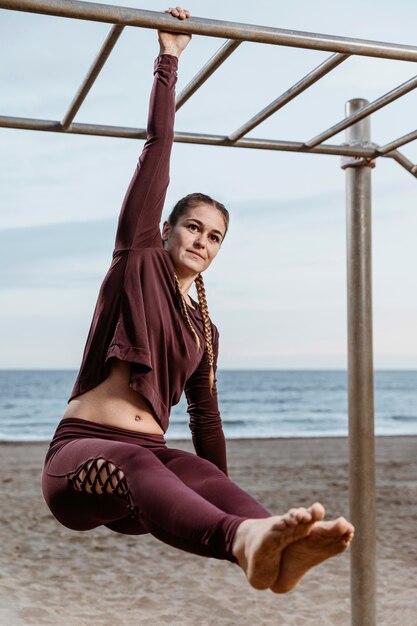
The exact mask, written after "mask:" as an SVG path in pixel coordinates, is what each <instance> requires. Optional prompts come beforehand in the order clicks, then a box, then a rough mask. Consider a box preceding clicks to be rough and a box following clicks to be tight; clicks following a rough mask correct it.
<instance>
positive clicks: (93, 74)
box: [62, 25, 124, 130]
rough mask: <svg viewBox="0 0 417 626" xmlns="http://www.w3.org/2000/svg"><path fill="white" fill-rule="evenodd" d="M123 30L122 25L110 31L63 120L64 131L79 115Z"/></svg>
mask: <svg viewBox="0 0 417 626" xmlns="http://www.w3.org/2000/svg"><path fill="white" fill-rule="evenodd" d="M123 29H124V26H120V25H118V26H113V27H112V28H111V29H110V31H109V33H108V35H107V37H106V39H105V41H104V43H103V45H102V47H101V49H100V52H99V53H98V55H97V57H96V59H95V60H94V62H93V64H92V65H91V67H90V69H89V70H88V73H87V76H86V77H85V79H84V81H83V83H82V84H81V86H80V88H79V90H78V92H77V94H76V95H75V97H74V99H73V101H72V102H71V105H70V108H69V110H68V112H67V113H66V115H65V116H64V119H63V120H62V128H63V129H64V130H66V129H67V128H69V126H70V124H71V122H72V120H73V119H74V117H75V116H76V115H77V112H78V110H79V108H80V106H81V105H82V103H83V102H84V100H85V98H86V97H87V94H88V92H89V91H90V89H91V87H92V86H93V84H94V81H95V80H96V78H97V76H98V75H99V73H100V71H101V69H102V67H103V66H104V64H105V62H106V61H107V59H108V57H109V56H110V53H111V51H112V50H113V48H114V46H115V44H116V42H117V40H118V39H119V37H120V35H121V34H122V32H123Z"/></svg>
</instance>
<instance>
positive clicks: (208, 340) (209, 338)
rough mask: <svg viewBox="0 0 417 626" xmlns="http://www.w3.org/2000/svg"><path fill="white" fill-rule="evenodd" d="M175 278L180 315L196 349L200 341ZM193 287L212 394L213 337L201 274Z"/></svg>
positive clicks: (176, 277)
mask: <svg viewBox="0 0 417 626" xmlns="http://www.w3.org/2000/svg"><path fill="white" fill-rule="evenodd" d="M174 277H175V287H176V291H177V298H178V300H179V303H180V309H181V313H182V314H183V316H184V318H185V321H186V322H187V326H188V328H189V329H190V331H191V333H192V335H193V336H194V339H195V342H196V344H197V348H200V339H199V336H198V334H197V331H196V329H195V327H194V324H193V323H192V321H191V319H190V316H189V314H188V310H187V305H186V302H185V298H184V296H183V294H182V292H181V289H180V284H179V281H178V276H177V275H176V274H174ZM194 282H195V286H196V289H197V296H198V304H199V305H200V311H201V317H202V318H203V327H204V341H205V349H206V351H207V357H208V362H209V365H210V371H209V380H208V382H209V389H210V394H212V393H213V385H214V351H213V335H212V332H211V322H210V317H209V312H208V306H207V298H206V290H205V287H204V281H203V277H202V275H201V274H198V276H197V278H196V279H195V281H194Z"/></svg>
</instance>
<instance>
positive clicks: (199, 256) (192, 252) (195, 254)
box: [187, 250, 205, 261]
mask: <svg viewBox="0 0 417 626" xmlns="http://www.w3.org/2000/svg"><path fill="white" fill-rule="evenodd" d="M187 252H189V253H190V254H193V255H194V256H197V257H198V258H199V259H202V260H203V261H204V260H205V259H204V257H203V256H201V254H198V252H195V251H194V250H187Z"/></svg>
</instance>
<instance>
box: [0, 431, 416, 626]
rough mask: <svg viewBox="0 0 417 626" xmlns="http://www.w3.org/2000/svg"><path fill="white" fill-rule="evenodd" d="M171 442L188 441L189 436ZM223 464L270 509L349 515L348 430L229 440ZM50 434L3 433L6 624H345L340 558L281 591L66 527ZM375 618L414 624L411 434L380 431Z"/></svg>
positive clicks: (152, 544)
mask: <svg viewBox="0 0 417 626" xmlns="http://www.w3.org/2000/svg"><path fill="white" fill-rule="evenodd" d="M167 445H168V447H179V448H182V449H185V450H190V451H193V448H192V444H191V442H190V441H189V440H184V439H180V440H171V439H170V440H168V441H167ZM227 447H228V459H229V474H230V477H231V478H232V479H233V480H235V481H236V482H237V483H238V484H239V485H240V486H241V487H242V488H243V489H246V490H247V491H249V492H250V493H251V494H252V495H254V496H255V497H257V498H258V499H259V500H260V501H261V502H262V504H264V506H266V507H267V508H268V509H269V510H270V511H272V512H273V513H281V512H284V511H285V510H287V509H288V508H289V507H290V506H301V505H308V504H310V503H311V502H313V501H315V500H320V501H322V502H323V504H324V505H325V506H326V509H327V514H328V517H330V518H331V517H335V516H338V515H344V516H346V517H349V513H348V491H347V489H348V461H347V459H348V440H347V438H346V437H323V438H317V437H312V438H262V439H230V440H228V442H227ZM47 448H48V442H10V441H7V442H0V450H1V459H2V467H1V470H2V471H1V474H0V475H1V479H0V480H1V481H2V485H3V488H2V491H1V495H2V498H3V502H2V517H3V524H2V525H1V530H0V540H1V545H2V546H3V549H2V554H1V557H0V564H1V568H0V572H1V574H0V576H1V578H2V585H1V591H0V621H1V623H7V624H8V626H19V625H21V624H22V625H25V626H26V625H35V624H36V625H37V626H40V625H42V626H43V625H44V624H45V625H49V624H51V625H52V624H56V625H58V624H60V625H62V624H63V625H64V626H72V625H74V626H75V624H77V626H78V625H79V624H87V623H90V622H93V623H95V624H96V625H97V626H114V624H116V623H117V624H122V625H125V624H126V625H127V626H130V625H131V624H132V625H133V624H139V625H141V624H146V623H148V622H149V620H153V621H155V622H157V623H160V624H170V625H174V626H175V625H177V624H178V626H179V625H180V624H181V626H195V624H201V625H202V626H206V625H207V626H211V625H213V626H214V625H215V626H221V625H229V624H234V625H238V626H240V625H242V626H246V625H248V626H249V625H250V626H252V625H253V624H257V625H258V624H259V625H263V624H265V625H266V624H271V623H279V624H282V625H283V626H286V625H288V626H292V625H293V624H294V625H295V624H300V623H302V624H309V625H310V624H311V625H315V624H317V625H319V624H320V625H323V624H324V625H326V624H329V625H330V624H337V625H338V626H342V625H344V624H346V626H347V625H348V624H349V623H350V617H349V605H350V599H349V557H348V555H342V556H339V557H336V558H334V559H330V560H329V561H327V562H326V563H323V564H322V565H320V566H319V567H317V568H315V569H314V570H313V571H311V572H309V573H308V574H307V576H306V577H305V578H304V580H302V581H301V582H300V584H299V585H298V586H297V588H296V589H295V590H294V591H292V592H291V593H290V594H287V595H284V596H276V595H274V594H272V593H271V592H269V591H262V592H259V591H255V590H254V589H252V588H251V587H250V586H249V585H248V584H247V583H246V581H245V578H244V576H243V574H242V572H241V571H240V570H239V568H237V567H236V566H235V565H234V564H232V563H229V562H225V561H219V560H216V559H204V558H202V557H197V556H194V555H191V554H188V553H185V552H181V551H178V550H175V549H174V548H172V547H170V546H167V545H165V544H162V543H160V542H158V541H157V540H156V539H154V538H153V537H151V536H150V535H144V536H139V537H135V536H126V535H119V534H117V533H112V532H111V531H109V530H108V529H106V528H104V527H102V528H97V529H94V530H92V531H87V532H78V533H77V532H74V531H71V530H69V529H67V528H65V527H63V526H61V525H60V524H59V523H58V522H57V521H56V520H55V519H54V518H53V516H52V515H51V513H50V512H49V510H48V509H47V507H46V505H45V503H44V501H43V499H42V494H41V490H40V473H41V470H42V463H43V458H44V455H45V453H46V450H47ZM376 451H377V537H378V545H377V558H378V562H377V580H378V585H377V602H378V625H382V626H384V625H386V626H392V625H393V624H407V625H410V626H411V625H412V624H417V618H416V617H415V616H416V614H417V597H416V594H415V584H414V581H415V580H416V579H417V528H416V524H415V519H416V517H417V454H416V452H417V437H416V436H398V437H395V436H379V437H377V438H376Z"/></svg>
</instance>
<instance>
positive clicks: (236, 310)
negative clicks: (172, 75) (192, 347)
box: [0, 0, 417, 368]
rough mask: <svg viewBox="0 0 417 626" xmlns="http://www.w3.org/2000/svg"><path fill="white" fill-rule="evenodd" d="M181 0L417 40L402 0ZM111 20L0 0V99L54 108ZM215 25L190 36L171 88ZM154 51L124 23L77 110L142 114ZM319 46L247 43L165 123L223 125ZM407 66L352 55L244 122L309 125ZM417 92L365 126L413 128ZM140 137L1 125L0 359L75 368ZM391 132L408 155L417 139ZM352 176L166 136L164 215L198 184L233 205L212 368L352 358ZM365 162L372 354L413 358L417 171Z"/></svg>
mask: <svg viewBox="0 0 417 626" xmlns="http://www.w3.org/2000/svg"><path fill="white" fill-rule="evenodd" d="M114 4H120V5H129V2H128V0H125V2H114ZM130 6H134V7H137V8H143V9H149V10H153V11H160V10H163V9H164V8H166V7H167V6H169V5H168V4H167V5H163V4H161V2H156V1H153V0H148V1H146V0H143V1H141V2H136V1H135V2H130ZM185 6H186V8H189V9H190V11H191V13H192V14H193V15H195V16H196V17H207V18H213V19H220V20H230V21H237V22H246V23H253V24H263V25H268V26H276V27H280V28H287V29H293V30H305V31H310V32H318V33H327V34H334V35H344V36H351V37H360V38H365V39H373V40H380V41H390V42H396V43H404V44H411V45H417V42H416V39H415V25H416V23H417V4H416V3H415V2H414V1H412V0H399V1H396V2H394V1H393V0H391V1H387V0H378V2H376V1H366V0H361V1H359V0H351V2H349V3H335V2H334V1H333V2H330V1H329V2H326V1H324V0H323V1H320V0H319V1H316V2H310V1H308V0H299V1H296V0H295V1H294V2H291V3H287V2H286V3H283V2H273V1H266V0H258V1H257V2H256V3H251V2H238V1H237V0H231V1H228V2H224V1H222V2H220V1H213V2H201V1H200V2H197V1H195V0H191V1H190V2H188V3H186V4H185ZM109 29H110V26H109V25H107V24H99V23H92V22H86V21H81V20H68V19H64V18H53V17H49V16H41V15H35V14H25V13H21V12H13V11H4V10H3V11H0V113H1V114H3V115H13V116H21V117H33V118H43V119H50V120H60V119H62V117H63V115H64V113H65V111H66V110H67V108H68V106H69V103H70V102H71V100H72V97H73V95H74V93H75V91H76V90H77V88H78V86H79V84H80V83H81V81H82V79H83V77H84V76H85V73H86V71H87V70H88V68H89V66H90V64H91V62H92V61H93V59H94V57H95V55H96V53H97V51H98V50H99V48H100V46H101V43H102V42H103V40H104V38H105V36H106V34H107V32H108V31H109ZM223 41H224V40H221V39H216V38H211V37H200V36H197V35H194V36H193V39H192V42H191V44H190V45H189V46H188V48H187V50H186V51H185V52H184V54H183V55H182V56H181V59H180V65H179V78H178V83H177V92H178V93H179V91H180V90H181V89H182V88H183V87H184V86H185V85H186V84H187V83H188V81H189V80H190V79H191V78H192V76H193V75H194V74H195V73H196V72H197V70H198V69H199V68H200V67H201V66H202V65H203V64H204V63H205V62H206V61H207V60H208V59H209V58H210V57H211V56H212V54H213V53H214V52H215V51H216V50H217V49H218V48H219V47H220V46H221V45H222V44H223ZM157 54H158V44H157V36H156V32H155V31H153V30H146V29H138V28H132V27H127V28H125V30H124V32H123V34H122V36H121V38H120V39H119V41H118V43H117V45H116V48H115V50H114V51H113V53H112V55H111V57H110V59H109V60H108V62H107V63H106V65H105V67H104V68H103V70H102V72H101V74H100V76H99V78H98V79H97V81H96V83H95V85H94V86H93V88H92V90H91V92H90V94H89V95H88V97H87V100H86V101H85V103H84V105H83V107H82V108H81V110H80V112H79V113H78V115H77V117H76V120H75V121H77V122H93V123H103V124H115V125H122V126H132V127H139V128H144V127H145V125H146V119H147V108H148V103H149V92H150V88H151V85H152V79H153V76H152V69H153V60H154V58H155V57H156V55H157ZM328 56H330V53H326V52H317V51H309V50H298V49H295V48H285V47H282V46H271V45H269V46H266V45H261V44H252V43H242V44H241V46H240V47H239V48H238V50H237V51H236V52H235V53H234V54H233V55H232V57H230V58H229V59H228V60H227V61H226V62H225V63H224V65H223V66H222V67H221V68H220V69H219V70H218V71H217V72H216V73H215V75H214V76H212V77H211V78H210V79H209V80H208V81H207V83H206V84H205V85H204V86H203V87H202V88H201V89H200V90H199V91H198V92H197V93H196V94H195V95H194V96H193V97H192V99H191V100H189V101H188V102H187V103H186V104H185V105H184V106H183V107H182V108H181V109H180V111H179V112H178V114H177V119H176V130H177V131H190V132H191V131H195V132H209V133H216V134H227V133H229V132H231V131H232V130H234V129H236V128H238V127H239V126H240V125H241V124H242V123H243V122H244V121H246V120H247V119H249V118H250V117H251V116H252V115H254V114H255V113H256V112H257V111H259V110H260V109H262V108H263V107H264V106H266V105H267V104H268V103H269V102H271V101H272V100H274V99H275V98H276V97H277V96H278V95H279V94H281V93H282V92H283V91H285V90H286V89H287V88H288V87H289V86H290V85H292V84H293V83H295V82H296V81H297V80H299V79H300V78H301V77H302V76H303V75H305V74H306V73H307V72H308V71H310V70H311V69H313V68H314V67H316V66H317V65H318V64H320V63H321V62H322V61H323V60H324V59H326V58H327V57H328ZM415 74H416V67H415V64H412V63H407V62H399V61H389V60H381V59H367V58H364V57H362V58H359V57H351V58H350V59H349V60H348V61H346V62H345V63H344V64H342V65H340V66H339V67H338V68H336V69H335V70H333V72H332V73H331V74H329V75H328V76H327V77H325V78H324V79H322V80H321V81H320V82H319V83H318V84H316V85H315V86H313V87H312V88H310V89H309V90H308V91H307V92H305V93H304V94H303V95H301V96H300V97H298V98H297V99H296V100H294V101H293V102H292V103H290V104H289V105H287V106H286V107H285V108H284V109H283V110H281V111H279V112H278V113H277V114H275V115H274V116H273V117H271V118H270V119H269V120H267V121H266V122H264V123H263V124H261V125H260V126H258V127H257V128H256V129H254V130H253V131H252V132H251V133H250V134H249V136H252V137H267V138H273V139H289V140H296V141H303V140H304V141H305V140H307V139H310V138H311V137H313V136H315V135H316V134H318V133H319V132H321V131H322V130H324V129H326V128H328V127H329V126H331V125H332V124H334V123H335V122H337V121H339V120H340V119H341V118H342V117H343V116H344V105H345V102H346V101H347V100H349V99H351V98H356V97H364V98H367V99H368V100H371V101H372V100H374V99H376V98H377V97H379V96H381V95H382V94H384V93H386V92H388V91H390V90H391V89H392V88H394V87H395V86H397V85H399V84H400V83H402V82H404V81H405V80H408V79H409V78H411V77H412V76H414V75H415ZM416 109H417V94H416V92H412V93H411V94H408V95H407V96H405V97H403V98H402V99H400V100H399V101H397V102H395V103H393V104H391V105H390V106H389V107H388V108H386V109H383V110H381V111H379V112H377V113H376V114H374V115H373V116H372V137H373V140H374V141H375V142H376V143H379V144H383V143H385V142H387V141H389V140H391V139H393V138H395V137H399V136H401V135H403V134H405V133H407V132H410V131H411V130H414V128H415V111H416ZM330 141H331V142H332V143H337V142H343V141H344V136H343V134H340V135H338V136H336V137H334V138H332V139H331V140H330ZM142 146H143V141H140V140H131V139H115V138H103V137H88V136H84V137H83V136H77V135H68V136H64V135H60V134H58V133H56V134H55V133H43V132H36V131H23V130H13V129H4V128H1V129H0V162H1V168H0V178H1V189H0V261H1V263H0V290H1V292H0V293H1V301H2V305H1V310H0V345H1V350H0V368H78V367H79V365H80V361H81V356H82V351H83V349H84V344H85V340H86V337H87V333H88V329H89V326H90V322H91V317H92V313H93V309H94V305H95V301H96V298H97V294H98V290H99V287H100V284H101V281H102V279H103V278H104V275H105V273H106V271H107V269H108V267H109V265H110V262H111V255H112V250H113V243H114V235H115V229H116V224H117V218H118V212H119V209H120V205H121V202H122V199H123V196H124V193H125V190H126V187H127V185H128V183H129V180H130V178H131V176H132V173H133V171H134V168H135V165H136V161H137V158H138V155H139V153H140V151H141V149H142ZM402 150H403V152H404V154H405V155H406V156H408V157H409V158H410V159H411V160H412V161H413V162H417V142H413V143H411V144H409V145H408V146H406V147H404V148H403V149H402ZM344 178H345V174H344V173H343V171H342V170H341V169H340V159H339V157H331V156H312V155H301V154H292V153H284V152H273V151H271V152H269V151H255V150H247V149H246V150H244V149H233V148H215V147H212V146H197V145H182V144H174V148H173V154H172V161H171V184H170V188H169V190H168V195H167V201H166V205H165V214H164V216H166V215H167V213H168V212H169V210H170V208H171V207H172V205H173V204H174V203H175V201H176V200H177V199H178V198H180V197H181V196H183V195H185V194H187V193H190V192H192V191H202V192H205V193H208V194H210V195H212V196H213V197H215V198H218V199H219V200H220V201H221V202H223V203H225V204H226V206H227V207H228V208H229V210H230V212H231V228H230V234H228V236H227V238H226V241H225V243H224V246H223V249H222V250H221V252H220V254H219V256H218V258H217V259H216V261H215V263H214V264H213V266H212V267H211V268H210V269H209V270H208V272H207V273H206V277H205V278H206V286H207V292H208V301H209V307H210V311H211V316H212V318H213V320H214V322H215V323H216V324H217V325H218V327H219V330H220V336H221V355H220V360H219V367H223V368H234V367H236V368H238V367H244V368H295V367H296V368H310V367H312V368H316V367H318V368H344V367H345V366H346V278H345V276H346V269H345V180H344ZM372 178H373V215H374V222H373V247H374V260H373V276H374V318H375V320H374V346H375V364H376V366H377V367H385V368H397V367H399V368H407V367H408V368H415V367H416V364H417V331H416V319H417V289H416V287H415V284H416V280H415V268H416V267H417V246H416V243H415V242H416V234H417V202H416V198H417V181H416V179H415V178H413V177H412V176H411V175H410V174H409V173H407V172H406V171H405V170H404V169H402V168H401V167H399V166H398V165H397V164H396V163H394V162H391V161H390V160H388V159H381V160H379V161H378V163H377V167H376V168H375V169H374V170H373V173H372Z"/></svg>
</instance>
